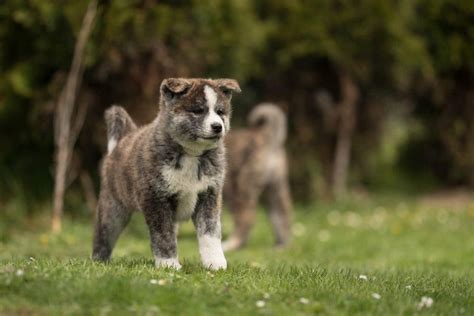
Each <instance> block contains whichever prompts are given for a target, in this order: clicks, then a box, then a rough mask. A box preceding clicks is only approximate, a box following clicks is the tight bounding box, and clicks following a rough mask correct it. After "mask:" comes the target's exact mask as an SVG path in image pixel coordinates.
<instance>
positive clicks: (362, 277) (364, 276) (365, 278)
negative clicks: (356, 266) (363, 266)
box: [359, 274, 369, 281]
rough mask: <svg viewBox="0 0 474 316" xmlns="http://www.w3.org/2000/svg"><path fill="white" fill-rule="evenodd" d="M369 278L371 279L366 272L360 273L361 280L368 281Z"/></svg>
mask: <svg viewBox="0 0 474 316" xmlns="http://www.w3.org/2000/svg"><path fill="white" fill-rule="evenodd" d="M368 279H369V278H367V276H366V275H364V274H361V275H359V280H364V281H367V280H368Z"/></svg>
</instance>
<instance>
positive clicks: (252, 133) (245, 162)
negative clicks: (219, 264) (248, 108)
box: [223, 103, 292, 250]
mask: <svg viewBox="0 0 474 316" xmlns="http://www.w3.org/2000/svg"><path fill="white" fill-rule="evenodd" d="M248 122H249V127H248V128H246V129H240V130H235V131H232V132H231V133H230V134H229V135H228V136H227V137H226V145H227V154H228V155H227V157H228V170H227V177H226V184H225V186H224V200H225V201H226V202H227V203H228V205H229V207H230V210H231V212H232V215H233V218H234V224H235V229H234V232H233V234H232V235H231V237H230V238H229V239H228V240H227V241H226V242H225V243H224V244H223V247H224V250H232V249H236V248H239V247H242V246H243V245H245V243H246V242H247V239H248V236H249V233H250V229H251V228H252V225H253V224H254V222H255V213H256V208H257V203H258V199H259V197H260V195H261V194H262V193H263V196H264V198H265V200H266V204H267V206H268V208H269V216H270V221H271V223H272V226H273V230H274V233H275V237H276V244H277V246H284V245H285V244H287V243H288V241H289V238H290V217H291V213H292V204H291V196H290V190H289V186H288V167H287V159H286V152H285V148H284V143H285V139H286V116H285V114H284V113H283V112H282V111H281V110H280V108H278V107H277V106H275V105H273V104H268V103H266V104H260V105H258V106H257V107H255V108H254V109H253V111H252V112H251V113H250V115H249V117H248Z"/></svg>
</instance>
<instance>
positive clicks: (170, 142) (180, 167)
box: [92, 79, 240, 269]
mask: <svg viewBox="0 0 474 316" xmlns="http://www.w3.org/2000/svg"><path fill="white" fill-rule="evenodd" d="M232 91H240V88H239V85H238V84H237V82H236V81H235V80H231V79H219V80H204V79H166V80H164V81H163V83H162V84H161V89H160V92H161V98H160V111H159V114H158V116H157V118H156V119H155V120H154V121H153V122H152V123H150V124H148V125H145V126H143V127H141V128H137V127H136V126H135V124H134V123H133V121H132V119H131V118H130V117H129V116H128V114H127V113H126V112H125V110H124V109H123V108H121V107H117V106H114V107H112V108H110V109H109V110H107V111H106V114H105V118H106V122H107V134H108V151H109V153H108V155H107V156H106V157H105V159H104V164H103V168H102V177H101V181H102V182H101V190H100V196H99V204H98V210H97V218H96V227H95V233H94V245H93V253H92V258H93V259H95V260H101V261H105V260H108V259H109V258H110V256H111V253H112V249H113V247H114V245H115V242H116V241H117V238H118V237H119V235H120V233H121V232H122V230H123V229H124V228H125V226H126V225H127V223H128V222H129V220H130V217H131V215H132V212H133V211H135V210H140V211H141V212H143V214H144V216H145V220H146V223H147V225H148V229H149V232H150V239H151V249H152V252H153V255H154V257H155V263H156V266H158V267H160V266H164V267H173V268H176V269H179V268H180V267H181V265H180V264H179V262H178V254H177V249H176V242H177V241H176V234H177V223H178V222H179V221H182V220H187V219H189V218H191V217H192V219H193V222H194V224H195V226H196V230H197V237H198V243H199V251H200V255H201V259H202V262H203V264H204V266H205V267H207V268H210V269H225V268H226V267H227V262H226V259H225V257H224V254H223V251H222V247H221V224H220V212H221V195H222V194H221V192H222V186H223V182H224V171H225V150H224V143H223V138H224V136H225V134H226V133H227V132H228V130H229V128H230V106H231V105H230V99H231V94H232Z"/></svg>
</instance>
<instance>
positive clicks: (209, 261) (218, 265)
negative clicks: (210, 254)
mask: <svg viewBox="0 0 474 316" xmlns="http://www.w3.org/2000/svg"><path fill="white" fill-rule="evenodd" d="M202 264H203V265H204V267H205V268H207V269H210V270H214V271H215V270H225V269H227V260H226V259H225V257H224V255H222V256H219V257H215V258H203V259H202Z"/></svg>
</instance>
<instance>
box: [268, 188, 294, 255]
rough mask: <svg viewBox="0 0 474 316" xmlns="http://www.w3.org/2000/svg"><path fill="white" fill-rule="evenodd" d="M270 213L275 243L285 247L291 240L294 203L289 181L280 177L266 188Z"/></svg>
mask: <svg viewBox="0 0 474 316" xmlns="http://www.w3.org/2000/svg"><path fill="white" fill-rule="evenodd" d="M264 197H265V201H266V204H267V206H268V208H269V210H268V215H269V217H270V222H271V224H272V227H273V232H274V234H275V244H276V246H277V247H283V246H285V245H287V244H288V242H289V240H290V224H291V214H292V203H291V196H290V189H289V186H288V182H287V181H286V180H284V179H279V180H275V181H273V182H271V183H270V184H269V185H268V186H267V188H266V190H265V194H264Z"/></svg>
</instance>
